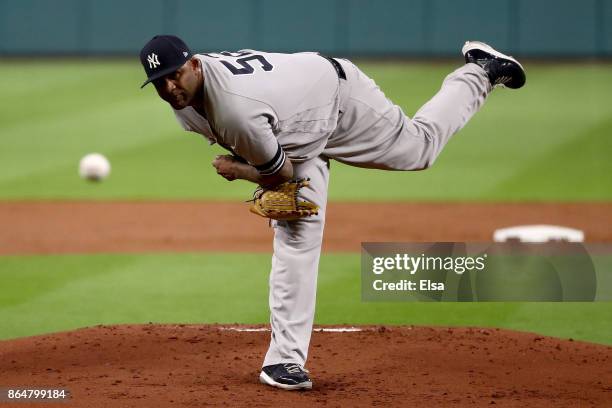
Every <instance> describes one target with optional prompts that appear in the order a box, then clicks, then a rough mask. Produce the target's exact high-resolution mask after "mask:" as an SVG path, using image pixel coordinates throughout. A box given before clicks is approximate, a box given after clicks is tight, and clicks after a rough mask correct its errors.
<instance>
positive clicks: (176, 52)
mask: <svg viewBox="0 0 612 408" xmlns="http://www.w3.org/2000/svg"><path fill="white" fill-rule="evenodd" d="M192 56H193V53H192V52H191V50H190V49H189V47H187V45H186V44H185V43H184V42H183V40H181V39H180V38H178V37H176V36H174V35H156V36H155V37H153V38H152V39H151V40H150V41H149V42H148V43H146V44H145V46H144V47H142V50H140V63H141V64H142V66H143V67H144V70H145V72H146V74H147V80H146V81H145V82H144V84H142V86H141V88H142V87H144V86H145V85H146V84H148V83H149V82H151V81H155V80H156V79H158V78H161V77H163V76H165V75H168V74H171V73H173V72H174V71H176V70H178V69H179V68H180V67H182V66H183V65H184V64H185V63H186V62H187V61H189V59H190V58H191V57H192Z"/></svg>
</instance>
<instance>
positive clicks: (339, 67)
mask: <svg viewBox="0 0 612 408" xmlns="http://www.w3.org/2000/svg"><path fill="white" fill-rule="evenodd" d="M319 55H320V56H322V57H323V58H325V59H326V60H328V61H329V62H331V64H332V66H333V67H334V69H335V70H336V74H338V78H340V79H344V80H345V81H346V73H345V72H344V68H342V65H340V63H339V62H338V61H336V60H335V59H333V58H331V57H328V56H325V55H323V54H319Z"/></svg>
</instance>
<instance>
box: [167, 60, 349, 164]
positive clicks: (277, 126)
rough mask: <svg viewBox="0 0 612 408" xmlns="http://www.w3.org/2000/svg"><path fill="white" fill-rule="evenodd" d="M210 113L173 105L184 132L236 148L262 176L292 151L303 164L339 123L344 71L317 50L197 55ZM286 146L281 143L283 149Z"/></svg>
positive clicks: (321, 145)
mask: <svg viewBox="0 0 612 408" xmlns="http://www.w3.org/2000/svg"><path fill="white" fill-rule="evenodd" d="M196 58H198V59H199V60H200V62H201V64H202V70H203V72H204V95H205V101H206V102H205V106H204V110H205V113H206V117H202V116H201V115H199V114H198V113H197V112H196V111H195V109H193V108H192V107H188V108H185V109H182V110H175V114H176V116H177V118H178V120H179V122H180V123H181V125H182V126H183V128H185V129H186V130H190V131H195V132H198V133H201V134H203V135H205V136H206V137H207V138H208V139H209V140H210V141H211V142H213V143H214V142H217V143H219V144H220V145H222V146H224V147H226V148H227V149H228V150H231V151H232V152H234V153H235V154H237V155H238V156H240V157H242V158H243V159H245V160H246V161H248V162H249V164H251V165H253V166H255V167H256V168H257V169H258V170H259V171H260V173H261V174H272V173H274V172H275V171H276V170H278V169H280V167H281V166H282V164H283V162H284V160H285V157H286V155H289V157H290V158H291V160H292V161H293V162H303V161H306V160H309V159H312V158H314V157H317V156H318V155H320V154H321V152H322V151H323V149H324V148H325V144H326V141H327V138H328V137H329V135H330V134H331V133H332V132H333V131H334V129H335V128H336V124H337V121H338V103H339V102H338V76H337V74H336V72H335V71H334V69H333V67H332V66H331V64H330V62H329V61H327V60H325V59H324V58H322V57H321V56H320V55H318V54H315V53H298V54H275V53H265V52H256V51H242V52H238V53H224V54H198V55H196ZM280 146H282V148H281V147H280Z"/></svg>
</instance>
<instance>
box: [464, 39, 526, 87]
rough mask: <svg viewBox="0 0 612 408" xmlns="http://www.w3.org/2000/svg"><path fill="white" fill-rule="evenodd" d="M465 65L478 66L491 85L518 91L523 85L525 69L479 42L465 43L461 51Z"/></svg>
mask: <svg viewBox="0 0 612 408" xmlns="http://www.w3.org/2000/svg"><path fill="white" fill-rule="evenodd" d="M461 52H462V53H463V55H464V56H465V62H466V63H470V62H471V63H473V64H477V65H480V66H481V67H482V68H483V69H484V70H485V72H486V73H487V76H488V77H489V81H491V85H492V86H493V87H496V86H504V87H507V88H512V89H518V88H520V87H522V86H523V85H525V69H524V68H523V66H522V65H521V64H519V62H518V61H517V60H515V59H514V58H512V57H511V56H509V55H505V54H502V53H501V52H499V51H496V50H495V49H493V47H491V46H490V45H488V44H485V43H483V42H480V41H466V42H465V45H464V46H463V48H462V49H461Z"/></svg>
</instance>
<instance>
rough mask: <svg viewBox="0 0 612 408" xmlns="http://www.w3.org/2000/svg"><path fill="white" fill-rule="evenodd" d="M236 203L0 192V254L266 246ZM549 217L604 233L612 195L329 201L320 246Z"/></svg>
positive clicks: (465, 237) (266, 231) (469, 232)
mask: <svg viewBox="0 0 612 408" xmlns="http://www.w3.org/2000/svg"><path fill="white" fill-rule="evenodd" d="M247 208H248V204H245V203H225V202H218V203H210V202H0V225H1V226H2V228H1V229H0V255H6V254H35V253H41V254H46V253H79V252H88V253H93V252H148V251H170V252H174V251H248V252H271V250H272V243H271V237H272V229H271V228H269V227H268V222H267V221H266V220H265V219H263V218H259V217H257V216H255V215H252V214H250V213H249V212H248V210H247ZM521 224H554V225H563V226H568V227H573V228H578V229H582V230H583V231H584V232H585V235H586V239H587V241H591V242H612V228H610V226H611V225H612V203H590V204H588V203H575V204H571V203H563V204H561V203H531V204H525V203H490V204H482V203H350V204H349V203H331V204H330V206H329V208H328V215H327V225H326V231H325V238H324V245H323V250H324V251H349V252H358V251H359V250H360V244H361V242H367V241H392V242H428V241H436V242H437V241H458V242H461V241H471V242H488V241H491V240H492V235H493V231H494V230H495V229H497V228H500V227H506V226H512V225H521Z"/></svg>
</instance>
